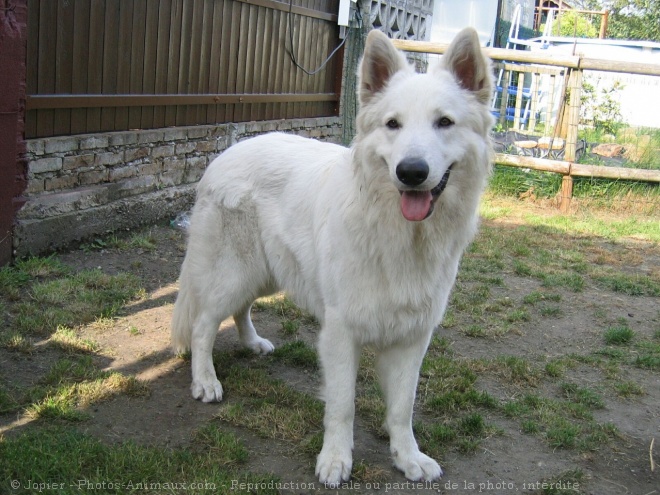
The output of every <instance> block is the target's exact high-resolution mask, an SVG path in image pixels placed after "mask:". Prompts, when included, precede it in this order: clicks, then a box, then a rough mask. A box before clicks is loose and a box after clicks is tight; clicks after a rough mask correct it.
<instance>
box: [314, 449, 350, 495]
mask: <svg viewBox="0 0 660 495" xmlns="http://www.w3.org/2000/svg"><path fill="white" fill-rule="evenodd" d="M352 467H353V456H352V455H351V453H350V451H349V452H348V454H346V453H340V452H331V451H330V449H328V450H326V449H322V450H321V453H320V454H319V456H318V458H317V460H316V476H318V477H319V481H320V482H321V483H323V484H325V486H326V487H328V488H337V487H339V485H341V483H342V482H343V481H348V478H350V477H351V469H352Z"/></svg>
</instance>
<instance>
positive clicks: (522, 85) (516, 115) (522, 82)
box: [513, 72, 525, 131]
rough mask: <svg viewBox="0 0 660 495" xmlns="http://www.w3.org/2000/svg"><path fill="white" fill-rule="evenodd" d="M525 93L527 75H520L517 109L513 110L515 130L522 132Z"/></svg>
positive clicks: (520, 73)
mask: <svg viewBox="0 0 660 495" xmlns="http://www.w3.org/2000/svg"><path fill="white" fill-rule="evenodd" d="M524 91H525V74H524V73H522V72H519V73H518V85H517V86H516V108H515V109H514V110H513V128H514V129H515V130H516V131H518V130H520V117H521V115H520V114H521V111H522V101H523V92H524Z"/></svg>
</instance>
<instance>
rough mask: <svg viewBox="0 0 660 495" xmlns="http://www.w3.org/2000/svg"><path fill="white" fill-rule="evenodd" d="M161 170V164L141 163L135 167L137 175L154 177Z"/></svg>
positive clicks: (157, 162)
mask: <svg viewBox="0 0 660 495" xmlns="http://www.w3.org/2000/svg"><path fill="white" fill-rule="evenodd" d="M162 169H163V167H162V164H161V162H159V161H156V162H147V163H141V164H139V165H138V166H137V175H138V176H142V175H155V174H157V173H159V172H160V171H161V170H162Z"/></svg>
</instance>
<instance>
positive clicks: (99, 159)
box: [94, 151, 124, 165]
mask: <svg viewBox="0 0 660 495" xmlns="http://www.w3.org/2000/svg"><path fill="white" fill-rule="evenodd" d="M123 162H124V152H123V151H117V152H114V151H109V152H106V153H98V154H97V155H96V157H95V158H94V163H95V164H96V165H117V164H118V163H123Z"/></svg>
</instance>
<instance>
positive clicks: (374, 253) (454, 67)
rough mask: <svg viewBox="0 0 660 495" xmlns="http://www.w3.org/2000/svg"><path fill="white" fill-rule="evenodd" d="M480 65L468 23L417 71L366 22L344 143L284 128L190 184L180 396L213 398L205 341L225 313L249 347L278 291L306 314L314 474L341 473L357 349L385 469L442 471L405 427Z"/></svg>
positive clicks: (456, 234) (484, 161)
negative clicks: (367, 374) (267, 298)
mask: <svg viewBox="0 0 660 495" xmlns="http://www.w3.org/2000/svg"><path fill="white" fill-rule="evenodd" d="M491 90H492V89H491V76H490V65H489V63H488V61H487V60H486V59H485V57H484V56H483V54H482V52H481V49H480V47H479V43H478V38H477V35H476V32H475V31H474V30H472V29H469V28H468V29H465V30H463V31H462V32H461V33H459V34H458V36H457V37H456V39H455V40H454V41H453V42H452V44H451V45H450V47H449V48H448V51H447V52H446V54H445V55H444V57H443V58H442V63H441V64H440V65H439V67H437V70H434V71H432V73H430V74H416V73H415V72H414V70H413V69H412V68H411V67H410V66H409V64H408V63H407V62H406V60H405V58H404V56H403V55H402V54H401V53H400V52H398V51H397V50H396V49H394V47H393V45H392V44H391V43H390V41H389V40H388V39H387V37H386V36H385V35H383V34H382V33H380V32H378V31H372V32H371V33H370V34H369V36H368V38H367V42H366V48H365V53H364V58H363V60H362V63H361V66H360V83H359V95H360V102H361V110H360V112H359V115H358V119H357V125H358V135H357V137H356V138H355V143H354V145H353V146H352V148H351V149H346V148H343V147H341V146H337V145H334V144H327V143H321V142H317V141H314V140H310V139H304V138H301V137H296V136H292V135H286V134H277V133H274V134H268V135H264V136H260V137H255V138H253V139H250V140H246V141H244V142H241V143H239V144H237V145H235V146H233V147H231V148H230V149H228V150H227V151H225V152H224V153H223V154H222V155H221V156H220V157H218V158H217V159H216V160H214V161H213V163H211V164H210V166H209V168H208V170H207V171H206V173H205V174H204V177H203V178H202V180H201V182H200V183H199V187H198V190H197V202H196V204H195V207H194V210H193V214H192V217H191V225H190V232H189V234H190V236H189V241H188V250H187V254H186V258H185V260H184V262H183V266H182V270H181V278H180V290H179V296H178V298H177V301H176V307H175V309H174V317H173V323H172V343H173V346H174V349H175V350H176V351H179V352H181V351H186V350H188V349H190V350H191V351H192V386H191V390H192V395H193V397H194V398H196V399H201V400H202V401H204V402H213V401H219V400H221V399H222V386H221V385H220V382H219V381H218V379H217V377H216V373H215V369H214V367H213V360H212V355H211V354H212V349H213V344H214V341H215V337H216V332H217V330H218V326H219V325H220V322H221V321H222V320H224V319H225V318H227V317H229V316H230V315H233V317H234V321H235V322H236V328H237V329H238V334H239V336H240V340H241V342H242V343H243V344H244V345H246V346H247V347H249V348H251V349H252V350H254V351H255V352H257V353H268V352H271V351H272V350H273V345H272V344H271V343H270V342H269V341H268V340H266V339H263V338H261V337H259V335H257V332H256V331H255V329H254V327H253V325H252V321H251V320H250V307H251V305H252V303H253V301H254V300H255V299H257V298H258V297H261V296H264V295H267V294H272V293H273V292H275V291H278V290H286V291H287V292H288V293H289V294H290V296H291V297H292V298H293V300H295V301H296V302H297V304H299V305H300V306H302V307H303V308H306V309H307V310H308V311H310V312H311V313H313V314H314V315H315V316H316V317H317V318H318V320H319V321H320V322H321V325H322V330H321V332H320V338H319V343H318V352H319V356H320V361H321V365H322V369H323V375H324V389H323V398H324V400H325V418H324V426H325V435H324V439H323V448H322V450H321V453H320V454H319V456H318V459H317V464H316V474H317V476H318V477H319V479H320V481H321V482H323V483H326V484H327V485H332V486H336V485H338V484H340V483H341V482H342V481H345V480H347V479H348V478H349V477H350V473H351V465H352V449H353V417H354V413H355V406H354V398H355V379H356V374H357V368H358V361H359V356H360V351H361V348H362V347H363V346H371V347H372V348H373V349H375V351H376V354H377V360H376V366H377V371H378V375H379V378H380V383H381V386H382V390H383V393H384V396H385V401H386V405H387V413H386V420H385V428H386V429H387V431H388V433H389V437H390V450H391V454H392V457H393V461H394V465H395V466H396V467H397V468H398V469H400V470H401V471H403V472H404V473H405V476H406V477H407V478H409V479H410V480H422V479H424V480H433V479H436V478H438V477H440V476H441V475H442V470H441V469H440V466H439V465H438V463H437V462H435V461H434V460H433V459H431V458H430V457H428V456H426V455H425V454H423V453H422V452H420V450H419V448H418V446H417V442H416V441H415V438H414V436H413V430H412V414H413V402H414V399H415V393H416V388H417V377H418V373H419V368H420V365H421V363H422V359H423V357H424V354H425V352H426V348H427V346H428V343H429V341H430V339H431V336H432V333H433V330H434V328H436V326H437V325H439V324H440V322H441V320H442V317H443V314H444V311H445V307H446V305H447V299H448V297H449V293H450V290H451V287H452V285H453V283H454V279H455V277H456V272H457V269H458V263H459V260H460V258H461V255H462V253H463V250H464V249H465V248H466V246H467V245H468V243H469V242H470V240H471V239H472V237H473V235H474V234H475V232H476V228H477V220H478V213H477V209H478V203H479V198H480V195H481V193H482V190H483V188H484V186H485V184H486V181H487V177H488V174H489V170H490V158H491V147H490V140H489V136H488V134H489V130H490V127H491V125H492V118H491V116H490V113H489V109H488V102H489V99H490V95H491Z"/></svg>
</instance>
